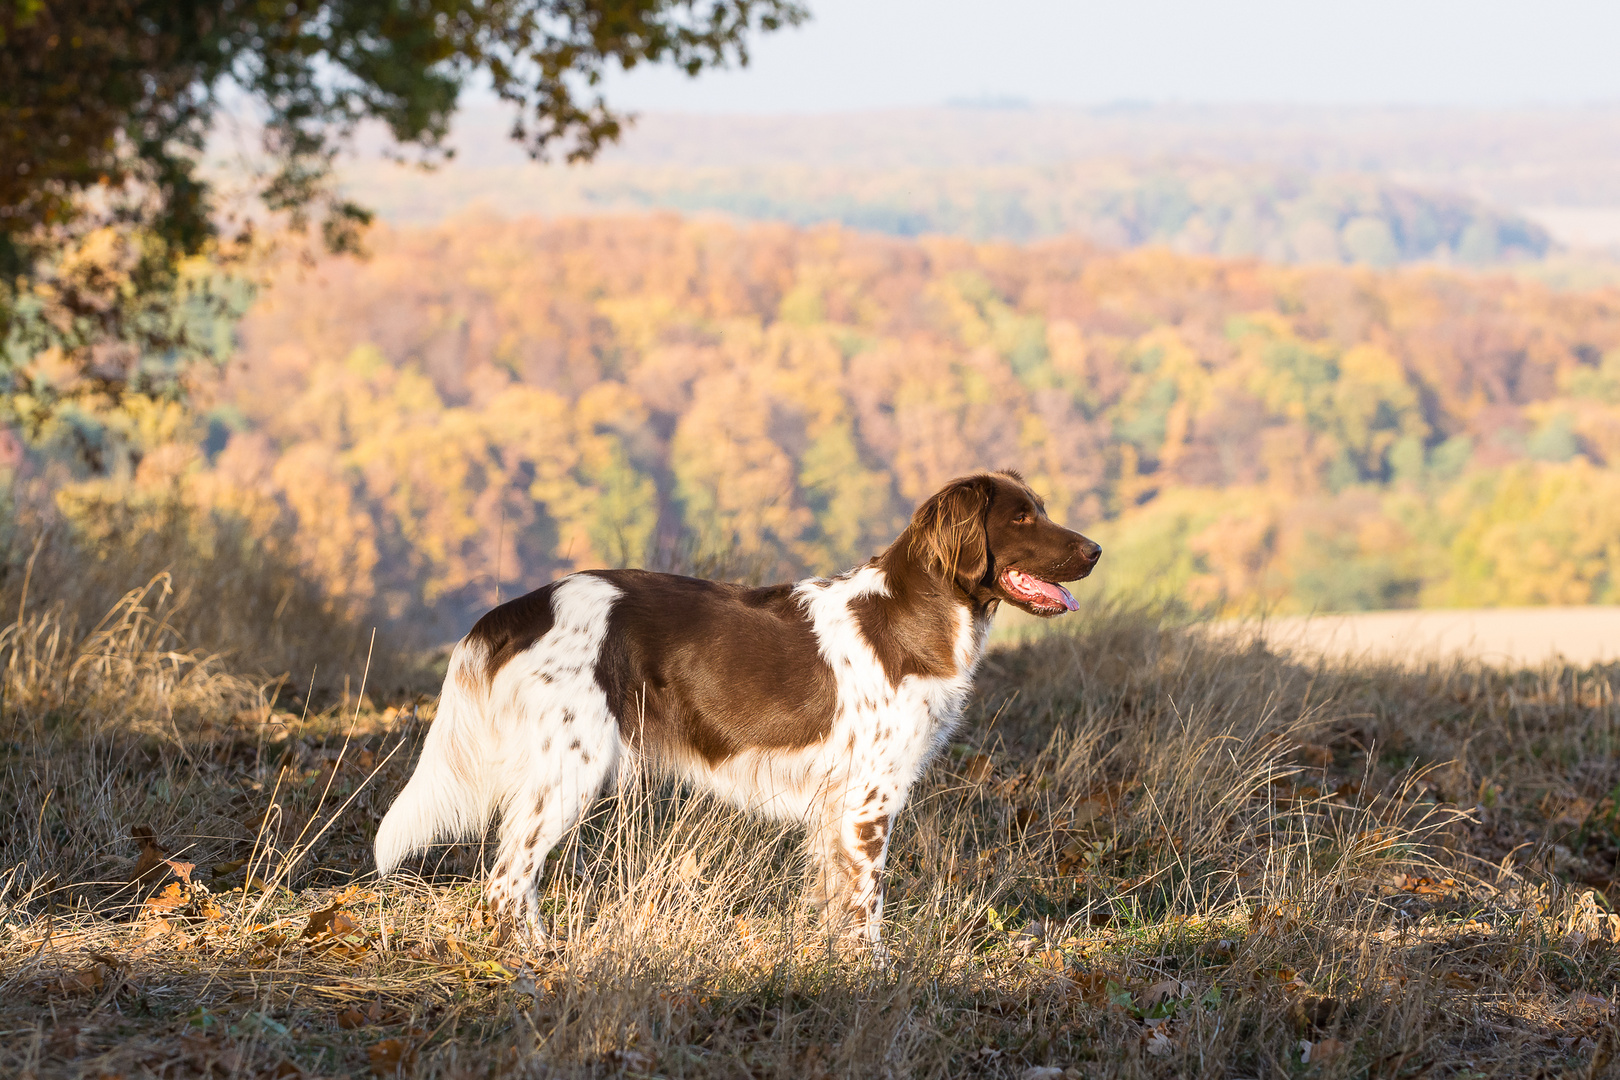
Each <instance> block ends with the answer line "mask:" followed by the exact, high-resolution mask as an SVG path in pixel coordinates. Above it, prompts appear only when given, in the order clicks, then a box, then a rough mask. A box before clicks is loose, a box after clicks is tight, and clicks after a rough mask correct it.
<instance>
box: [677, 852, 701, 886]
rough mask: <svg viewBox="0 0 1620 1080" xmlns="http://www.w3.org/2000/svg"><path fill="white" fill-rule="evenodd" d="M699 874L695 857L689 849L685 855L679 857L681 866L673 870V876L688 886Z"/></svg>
mask: <svg viewBox="0 0 1620 1080" xmlns="http://www.w3.org/2000/svg"><path fill="white" fill-rule="evenodd" d="M701 873H702V870H701V868H699V866H698V861H697V855H696V854H695V853H694V852H693V851H692V849H691V848H687V849H686V854H685V855H683V856H681V865H680V866H678V867H676V869H675V876H676V877H678V878H680V879H681V880H682V881H683V882H685V883H686V884H688V885H690V884H692V883H693V882H695V881H696V880H697V879H698V876H699V875H700V874H701Z"/></svg>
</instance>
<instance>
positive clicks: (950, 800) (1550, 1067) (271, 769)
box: [0, 610, 1620, 1080]
mask: <svg viewBox="0 0 1620 1080" xmlns="http://www.w3.org/2000/svg"><path fill="white" fill-rule="evenodd" d="M126 624H127V620H126ZM117 625H125V624H114V626H115V627H116V626H117ZM56 630H57V631H58V633H57V636H56V638H55V639H53V638H52V632H53V631H52V627H51V626H50V625H49V616H48V615H47V616H39V617H36V616H28V619H27V621H25V623H24V625H22V626H13V627H11V628H10V629H8V630H7V631H5V635H6V637H5V638H4V642H5V643H7V644H8V646H9V647H8V649H7V653H6V655H7V656H8V657H10V659H9V661H8V665H9V666H8V667H7V668H6V669H5V670H6V678H7V681H6V683H5V689H6V697H5V714H4V719H3V721H0V724H3V727H0V755H3V758H0V766H3V767H0V814H3V815H4V822H3V824H4V831H3V832H0V867H4V868H5V869H4V871H3V877H0V890H3V893H0V1074H3V1075H6V1076H30V1077H41V1078H44V1077H81V1076H82V1077H102V1076H108V1077H110V1076H123V1077H141V1076H204V1075H211V1076H276V1077H293V1076H311V1077H314V1076H351V1075H359V1074H368V1073H370V1074H375V1075H395V1074H399V1075H405V1076H420V1077H471V1076H478V1077H485V1076H488V1077H496V1076H526V1077H527V1076H578V1077H586V1076H593V1077H595V1076H619V1075H625V1076H669V1077H742V1076H750V1077H761V1076H781V1077H794V1078H800V1077H846V1076H847V1077H865V1076H974V1077H979V1076H983V1077H1008V1078H1023V1080H1043V1078H1053V1077H1058V1076H1121V1077H1136V1076H1144V1077H1145V1076H1162V1077H1171V1076H1211V1077H1238V1076H1265V1077H1280V1076H1305V1075H1309V1076H1320V1077H1350V1076H1356V1077H1360V1076H1381V1077H1415V1076H1420V1075H1421V1076H1515V1077H1519V1076H1531V1075H1546V1076H1553V1075H1572V1076H1585V1075H1602V1074H1605V1073H1606V1071H1607V1070H1609V1069H1610V1068H1611V1060H1612V1057H1613V1053H1614V1045H1615V1042H1614V1039H1615V1036H1614V1024H1615V1016H1616V1014H1615V1009H1614V1002H1615V998H1616V984H1617V983H1620V953H1617V951H1616V945H1615V942H1616V939H1617V938H1620V917H1617V916H1616V915H1614V914H1612V913H1611V911H1612V905H1613V904H1614V902H1615V901H1616V900H1620V890H1617V888H1616V883H1615V876H1616V857H1617V855H1620V821H1617V815H1620V803H1617V798H1620V766H1617V764H1616V757H1615V751H1616V737H1617V734H1620V707H1617V705H1616V700H1615V693H1616V689H1617V683H1620V667H1616V666H1607V667H1604V666H1585V667H1578V666H1567V665H1558V664H1547V665H1542V666H1539V667H1535V668H1528V669H1524V668H1520V669H1504V668H1500V667H1494V666H1489V665H1484V664H1480V663H1478V662H1475V661H1471V660H1463V659H1453V660H1450V661H1448V662H1445V663H1433V664H1429V665H1427V666H1423V667H1416V668H1414V667H1411V666H1400V665H1396V664H1393V663H1381V662H1375V661H1371V660H1366V659H1363V660H1361V661H1358V662H1355V663H1349V662H1344V661H1339V660H1324V659H1320V658H1315V659H1308V660H1307V659H1297V658H1292V657H1290V656H1288V655H1283V654H1279V653H1276V652H1273V651H1270V650H1268V649H1267V648H1266V647H1265V646H1264V645H1263V644H1261V643H1258V642H1255V641H1253V640H1247V639H1234V638H1221V637H1218V636H1212V635H1207V634H1202V633H1198V632H1196V631H1188V630H1186V629H1177V628H1174V627H1172V626H1169V625H1166V624H1165V623H1163V622H1161V620H1159V619H1158V618H1157V617H1155V616H1154V615H1153V614H1152V613H1150V612H1141V611H1130V610H1121V611H1103V612H1095V611H1094V612H1083V613H1082V614H1081V615H1080V616H1076V617H1072V618H1070V619H1068V620H1066V621H1065V622H1063V623H1061V624H1059V627H1057V628H1054V630H1053V632H1051V633H1048V634H1046V635H1045V636H1043V637H1041V638H1039V639H1037V640H1033V641H1030V642H1028V643H1025V644H1022V645H1010V646H1003V647H1001V648H999V649H998V650H996V651H995V652H993V653H992V654H991V656H990V657H989V658H988V660H987V662H986V664H985V667H984V671H983V675H982V678H981V683H980V691H979V693H978V696H977V698H976V701H975V703H974V705H973V707H972V710H971V713H970V716H969V719H968V722H967V723H966V724H965V725H964V727H963V729H962V731H961V732H960V734H959V738H958V741H957V742H956V744H954V745H953V746H952V747H951V749H950V752H949V753H948V754H946V755H944V756H943V757H942V758H941V760H940V761H939V762H938V763H937V764H936V765H935V767H934V768H933V770H932V771H931V772H930V774H929V775H928V777H927V778H926V780H925V781H924V782H923V783H922V784H921V785H920V787H919V789H918V791H917V792H916V795H915V799H914V802H913V804H912V805H911V806H910V807H909V808H908V812H907V814H906V815H905V817H904V818H903V819H902V822H901V824H900V827H899V830H898V833H897V836H896V839H895V846H894V849H893V853H892V858H891V871H892V873H891V880H890V890H889V903H888V912H889V915H888V921H887V932H888V935H889V940H890V942H891V945H892V947H893V951H894V959H893V962H892V964H891V965H889V966H882V965H879V964H875V963H873V962H872V960H871V959H870V958H868V957H864V956H861V955H859V954H855V953H849V952H846V951H843V950H841V949H840V948H839V947H838V946H837V945H836V943H834V942H831V941H829V940H828V939H827V938H826V937H825V936H824V935H823V934H822V933H821V930H820V927H819V924H818V923H817V921H816V919H815V918H814V917H813V916H811V915H810V914H808V913H807V912H806V911H805V910H804V909H803V906H802V904H801V902H800V899H799V896H800V891H801V889H802V886H803V876H804V867H803V864H802V862H801V859H800V855H799V851H798V839H799V838H798V836H797V834H796V831H795V830H793V829H784V828H781V827H777V826H770V825H765V824H762V823H759V822H755V821H752V820H749V819H747V818H745V817H743V816H742V815H739V814H737V813H735V812H733V811H731V810H728V809H726V808H723V807H721V806H719V805H717V804H715V803H713V802H711V801H709V800H707V799H704V798H696V797H691V796H687V795H683V794H681V793H679V792H675V791H672V790H670V789H669V788H668V787H667V786H665V785H662V784H658V783H654V782H650V781H643V782H638V783H635V784H632V785H631V786H630V787H629V788H628V790H627V791H626V793H625V794H624V795H622V796H620V797H617V798H614V799H610V800H607V801H606V802H604V804H603V805H602V807H601V809H600V810H599V812H598V813H597V814H595V816H593V817H592V818H591V819H590V820H589V821H588V822H586V824H585V825H584V826H583V827H582V829H581V830H580V831H579V832H578V833H577V834H576V835H575V836H574V837H573V838H572V839H571V840H570V842H569V844H568V845H567V846H566V847H565V849H564V850H562V851H560V852H559V853H558V854H557V855H556V856H555V857H554V860H553V863H552V867H551V870H550V874H549V878H548V882H547V888H546V904H547V912H548V917H549V921H550V927H551V930H552V934H553V938H552V941H551V943H550V944H549V945H548V946H547V947H545V948H543V949H524V948H520V947H519V946H518V945H517V943H516V942H514V941H512V940H510V939H503V937H502V935H501V934H500V932H499V928H497V927H495V926H493V925H492V924H491V922H490V921H489V920H488V919H487V918H486V917H485V916H484V914H483V913H482V911H481V910H480V907H479V904H478V899H477V880H476V870H477V867H478V865H479V858H480V854H481V853H480V851H479V849H478V847H477V846H476V845H466V846H461V847H457V848H453V849H446V850H441V851H437V852H434V853H433V854H432V856H431V857H429V858H427V859H424V860H421V861H420V862H419V863H418V864H417V865H416V867H415V870H416V873H415V874H412V875H406V876H401V877H398V878H395V879H390V880H389V881H387V882H384V883H381V884H379V883H377V882H376V881H375V880H373V878H372V877H371V875H370V852H369V841H370V838H371V835H372V833H373V832H374V830H375V828H376V823H377V821H378V819H379V817H380V815H381V813H382V810H383V808H384V807H385V806H386V804H387V802H388V800H389V798H390V797H391V796H392V794H393V793H394V792H395V791H397V790H398V789H399V787H400V786H401V785H402V784H403V782H404V779H405V776H406V774H407V770H408V768H409V764H410V761H411V758H412V755H413V754H414V752H415V749H416V747H417V745H418V744H419V742H420V739H421V735H422V733H423V731H424V728H425V726H426V724H428V723H429V722H430V721H431V717H432V711H433V706H432V700H431V698H427V697H424V698H421V699H419V700H418V699H412V700H400V701H394V702H383V701H377V702H372V701H370V700H368V699H367V698H365V697H363V696H361V697H351V698H350V699H349V700H347V701H339V702H337V703H335V704H332V705H330V706H328V707H325V708H321V709H316V708H313V707H307V706H306V705H305V703H304V702H302V701H300V700H297V699H296V698H294V697H292V696H291V695H289V694H288V693H287V692H286V691H285V690H277V689H276V688H275V687H273V686H267V685H260V684H259V683H256V682H254V681H252V680H247V679H244V678H241V677H240V676H237V675H233V674H230V673H229V672H227V671H225V670H223V669H222V668H220V666H219V665H218V662H217V661H214V660H211V659H209V658H208V657H206V656H201V655H195V654H190V653H187V652H185V651H184V650H183V649H179V648H178V647H177V646H176V645H175V644H174V643H173V642H171V641H166V640H164V639H163V638H162V635H161V633H160V632H159V630H158V629H156V628H153V627H147V628H146V629H145V630H144V631H141V629H140V627H139V626H136V627H135V628H134V629H133V630H131V629H129V628H128V627H127V625H126V631H125V632H123V633H121V634H120V633H117V632H114V633H110V634H109V633H106V632H103V633H102V634H101V635H100V636H99V637H98V636H95V635H91V636H89V637H85V638H83V639H80V640H73V639H72V638H71V636H63V634H62V633H61V632H60V631H61V628H60V627H57V628H56ZM136 631H140V632H136ZM53 640H54V641H55V644H54V645H50V647H49V648H47V647H46V645H47V644H49V643H50V642H51V641H53ZM29 643H33V644H29ZM355 684H356V686H358V685H359V678H358V673H356V681H355ZM277 695H279V696H277Z"/></svg>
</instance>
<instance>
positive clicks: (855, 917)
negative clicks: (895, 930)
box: [811, 789, 900, 955]
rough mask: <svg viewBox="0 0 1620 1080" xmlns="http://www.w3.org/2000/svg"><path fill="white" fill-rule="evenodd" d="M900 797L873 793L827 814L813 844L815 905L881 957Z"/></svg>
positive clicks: (839, 804)
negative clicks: (888, 864)
mask: <svg viewBox="0 0 1620 1080" xmlns="http://www.w3.org/2000/svg"><path fill="white" fill-rule="evenodd" d="M899 802H900V800H899V797H898V793H896V792H885V791H881V790H879V789H870V790H869V791H867V792H866V793H865V794H864V797H860V796H857V797H856V799H854V800H839V801H838V802H837V803H835V804H834V805H831V806H829V807H828V808H827V810H826V812H825V813H824V815H823V818H822V823H821V828H820V829H818V830H817V831H816V833H815V835H813V836H812V838H811V845H812V852H813V855H814V857H815V860H816V862H817V864H818V870H819V873H820V881H819V883H818V885H817V887H816V890H815V899H816V901H817V902H818V903H819V904H820V906H821V907H822V910H823V912H824V914H825V917H826V918H827V919H828V920H829V923H831V924H832V925H834V926H836V927H837V928H839V929H840V930H842V931H844V932H845V933H846V934H847V935H848V936H849V937H850V938H852V939H854V940H855V941H858V942H859V943H861V944H862V945H864V946H866V947H868V948H870V949H871V950H872V951H873V953H874V954H878V955H882V953H883V945H882V936H883V867H884V863H885V861H886V860H887V858H888V853H889V834H890V829H891V826H892V823H893V820H894V808H896V807H898V805H899Z"/></svg>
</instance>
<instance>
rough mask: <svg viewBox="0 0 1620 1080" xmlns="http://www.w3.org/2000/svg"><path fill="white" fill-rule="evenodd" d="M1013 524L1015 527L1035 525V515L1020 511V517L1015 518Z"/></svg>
mask: <svg viewBox="0 0 1620 1080" xmlns="http://www.w3.org/2000/svg"><path fill="white" fill-rule="evenodd" d="M1012 523H1013V524H1014V525H1033V524H1034V523H1035V515H1034V514H1032V513H1030V512H1029V511H1028V510H1020V511H1019V512H1018V516H1017V517H1015V518H1013V520H1012Z"/></svg>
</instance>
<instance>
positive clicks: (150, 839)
mask: <svg viewBox="0 0 1620 1080" xmlns="http://www.w3.org/2000/svg"><path fill="white" fill-rule="evenodd" d="M129 835H130V839H132V840H134V841H135V842H136V843H137V844H139V845H140V846H141V853H140V856H139V857H138V858H136V860H135V869H134V870H133V871H131V873H130V875H129V882H130V884H131V885H142V884H145V883H146V881H147V879H148V878H155V877H156V876H157V874H158V870H159V867H161V866H163V865H164V861H165V859H166V854H165V852H164V850H163V849H162V848H161V847H159V846H158V842H157V834H155V833H154V832H152V829H151V827H150V826H148V825H137V826H135V827H134V828H133V829H131V830H129Z"/></svg>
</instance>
